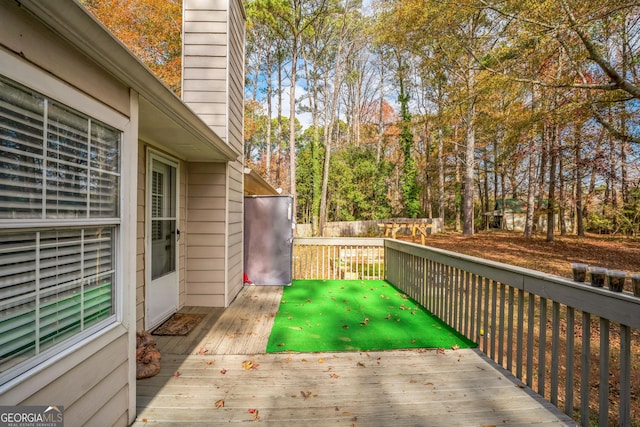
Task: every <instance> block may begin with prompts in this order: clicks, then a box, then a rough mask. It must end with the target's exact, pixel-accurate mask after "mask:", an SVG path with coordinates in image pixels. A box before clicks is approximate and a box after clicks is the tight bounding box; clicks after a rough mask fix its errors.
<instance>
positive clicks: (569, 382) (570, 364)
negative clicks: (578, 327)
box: [564, 307, 575, 417]
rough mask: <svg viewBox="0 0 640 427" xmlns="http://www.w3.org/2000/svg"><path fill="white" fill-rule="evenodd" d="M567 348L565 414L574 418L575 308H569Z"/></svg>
mask: <svg viewBox="0 0 640 427" xmlns="http://www.w3.org/2000/svg"><path fill="white" fill-rule="evenodd" d="M566 339H567V346H566V351H565V366H566V371H565V376H566V378H565V385H564V389H565V397H564V413H565V414H567V415H569V416H570V417H572V416H573V380H574V376H575V368H574V367H575V359H574V351H575V310H574V308H573V307H567V334H566Z"/></svg>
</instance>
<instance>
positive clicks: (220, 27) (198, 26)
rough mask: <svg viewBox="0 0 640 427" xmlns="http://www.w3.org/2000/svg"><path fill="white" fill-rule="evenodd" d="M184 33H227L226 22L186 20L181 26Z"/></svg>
mask: <svg viewBox="0 0 640 427" xmlns="http://www.w3.org/2000/svg"><path fill="white" fill-rule="evenodd" d="M183 30H184V32H185V33H216V34H218V33H219V34H226V33H227V22H226V21H224V22H200V21H186V22H185V23H184V28H183Z"/></svg>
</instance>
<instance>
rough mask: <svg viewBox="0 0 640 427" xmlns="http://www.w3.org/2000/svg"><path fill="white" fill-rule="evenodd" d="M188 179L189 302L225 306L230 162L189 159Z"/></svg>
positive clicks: (187, 269) (192, 304)
mask: <svg viewBox="0 0 640 427" xmlns="http://www.w3.org/2000/svg"><path fill="white" fill-rule="evenodd" d="M187 181H188V185H187V206H188V210H187V225H186V227H187V229H188V230H189V233H188V234H187V236H186V244H187V254H186V255H187V256H186V279H187V289H186V291H187V296H186V305H189V306H210V307H225V306H226V304H225V292H226V287H225V283H226V280H227V273H226V270H227V261H226V260H227V250H226V240H227V239H226V232H227V202H226V198H227V165H226V164H225V163H204V162H203V163H190V164H189V168H188V172H187Z"/></svg>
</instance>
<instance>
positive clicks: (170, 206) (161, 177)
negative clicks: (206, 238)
mask: <svg viewBox="0 0 640 427" xmlns="http://www.w3.org/2000/svg"><path fill="white" fill-rule="evenodd" d="M175 175H176V170H175V168H174V167H173V166H170V165H167V164H165V163H162V162H159V161H157V160H154V161H153V167H152V171H151V242H152V245H151V278H152V279H156V278H158V277H161V276H164V275H165V274H168V273H172V272H174V271H175V270H176V246H177V245H176V217H175V212H176V206H175V205H176V203H175V200H176V198H175V189H176V177H175Z"/></svg>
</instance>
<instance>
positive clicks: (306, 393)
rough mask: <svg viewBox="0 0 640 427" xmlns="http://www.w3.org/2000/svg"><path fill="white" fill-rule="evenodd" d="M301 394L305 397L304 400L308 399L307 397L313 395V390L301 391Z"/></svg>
mask: <svg viewBox="0 0 640 427" xmlns="http://www.w3.org/2000/svg"><path fill="white" fill-rule="evenodd" d="M300 395H301V396H302V397H303V398H304V400H307V398H308V397H309V396H311V392H310V391H307V392H304V391H300Z"/></svg>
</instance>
